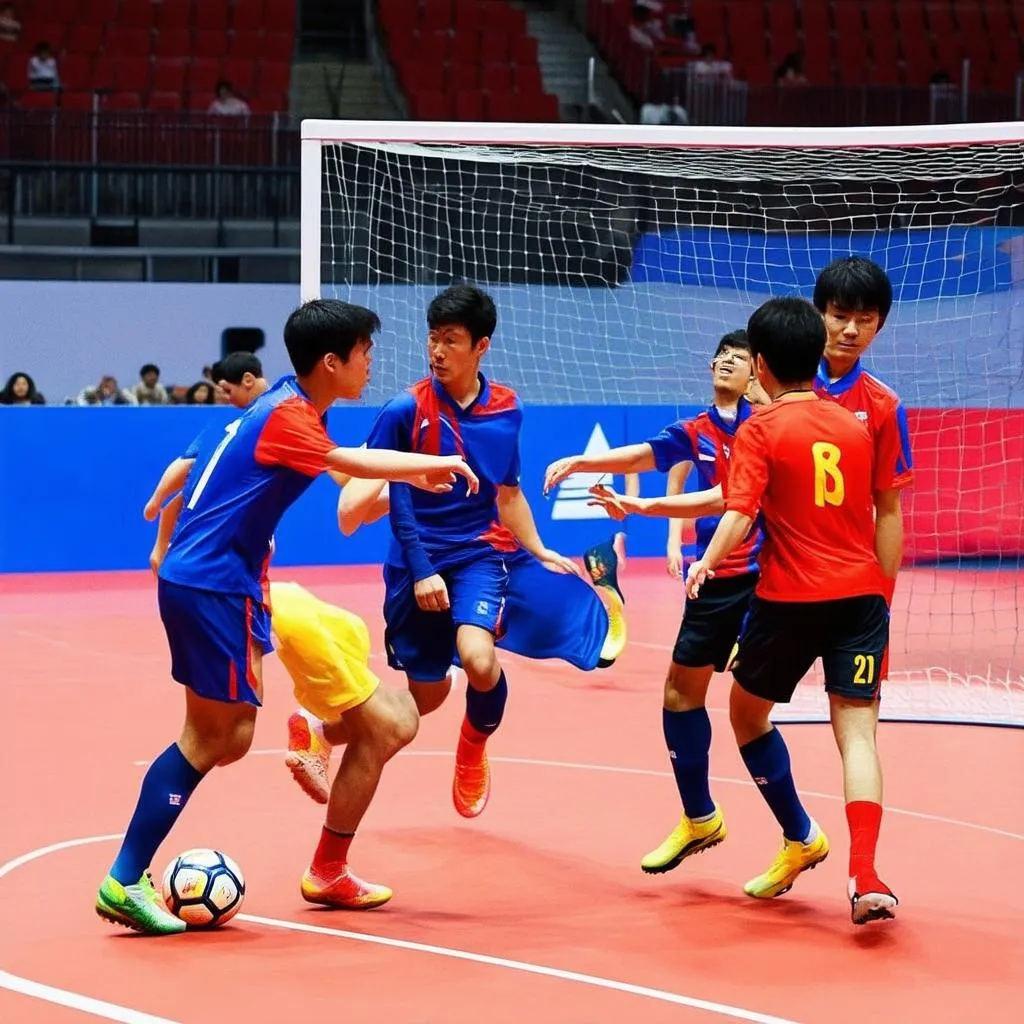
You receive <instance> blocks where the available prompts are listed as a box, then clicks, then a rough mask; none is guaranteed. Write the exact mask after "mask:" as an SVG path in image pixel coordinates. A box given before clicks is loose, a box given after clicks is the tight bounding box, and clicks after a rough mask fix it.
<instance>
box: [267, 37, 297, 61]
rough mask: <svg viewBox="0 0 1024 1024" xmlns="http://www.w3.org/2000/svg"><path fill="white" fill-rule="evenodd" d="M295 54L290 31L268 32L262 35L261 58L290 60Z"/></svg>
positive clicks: (293, 38)
mask: <svg viewBox="0 0 1024 1024" xmlns="http://www.w3.org/2000/svg"><path fill="white" fill-rule="evenodd" d="M294 54H295V37H294V36H293V35H292V34H291V33H284V32H268V33H267V34H266V35H265V36H264V37H263V59H264V60H269V61H290V60H291V59H292V57H293V56H294Z"/></svg>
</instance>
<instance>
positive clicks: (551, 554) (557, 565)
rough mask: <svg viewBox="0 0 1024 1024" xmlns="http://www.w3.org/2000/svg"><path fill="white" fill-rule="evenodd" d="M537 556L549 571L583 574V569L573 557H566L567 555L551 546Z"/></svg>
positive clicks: (573, 574) (574, 574)
mask: <svg viewBox="0 0 1024 1024" xmlns="http://www.w3.org/2000/svg"><path fill="white" fill-rule="evenodd" d="M537 558H538V559H539V560H540V564H541V565H543V566H544V568H545V569H547V571H548V572H557V573H560V574H562V575H572V576H580V577H582V576H583V570H582V569H581V568H580V566H578V565H577V564H576V563H575V562H574V561H573V560H572V559H571V558H566V557H565V555H560V554H559V553H558V552H557V551H552V550H551V548H545V549H544V550H543V551H542V552H541V553H540V554H539V555H538V556H537Z"/></svg>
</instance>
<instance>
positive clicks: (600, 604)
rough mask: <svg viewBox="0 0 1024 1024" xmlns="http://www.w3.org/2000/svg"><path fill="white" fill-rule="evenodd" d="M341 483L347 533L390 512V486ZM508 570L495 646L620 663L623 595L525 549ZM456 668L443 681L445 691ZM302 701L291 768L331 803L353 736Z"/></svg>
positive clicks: (292, 727)
mask: <svg viewBox="0 0 1024 1024" xmlns="http://www.w3.org/2000/svg"><path fill="white" fill-rule="evenodd" d="M342 482H343V487H342V491H341V494H340V496H339V498H338V524H339V527H340V529H341V531H342V533H344V534H345V535H346V536H351V535H352V534H353V533H354V532H355V531H356V530H357V529H359V527H360V526H362V525H365V524H367V523H372V522H375V521H376V520H378V519H380V518H381V517H382V516H385V515H387V514H388V507H389V503H388V492H389V487H388V484H387V483H386V482H385V481H383V480H355V479H353V480H347V481H342ZM505 565H506V567H507V569H508V590H507V594H506V602H505V632H504V634H503V635H501V636H500V637H499V638H498V639H497V641H496V645H497V647H498V648H500V649H501V650H505V651H512V652H514V653H516V654H520V655H522V656H523V657H526V658H532V659H534V660H545V659H549V658H558V659H561V660H563V661H566V662H568V663H569V664H570V665H573V666H574V667H576V668H578V669H581V670H583V671H590V670H592V669H596V668H605V667H608V666H610V665H612V664H614V662H615V660H616V658H618V657H619V655H620V654H621V652H622V650H623V649H624V648H625V644H626V621H625V613H624V610H623V601H622V596H621V594H620V593H619V592H618V591H617V590H615V589H613V588H612V587H611V586H610V585H606V586H600V587H591V586H590V585H589V584H587V583H586V582H585V581H584V580H582V579H580V578H579V577H578V576H575V575H570V574H567V573H566V574H558V573H556V574H552V573H551V572H549V571H548V570H547V569H546V568H545V567H544V566H543V565H542V564H541V563H540V562H539V561H538V560H537V558H535V557H534V556H533V555H532V554H530V553H529V552H528V551H526V550H525V549H524V548H522V547H520V546H519V545H518V544H515V549H514V550H512V551H510V552H509V553H508V554H507V555H506V556H505ZM455 662H456V663H457V662H458V652H456V656H455ZM457 670H458V669H457V665H453V666H452V667H451V668H450V669H449V671H448V673H447V674H446V678H445V680H444V682H443V683H441V684H440V686H441V687H442V688H443V689H444V691H445V693H447V692H448V691H449V689H450V688H451V686H452V685H453V682H454V679H455V673H456V672H457ZM300 704H301V707H300V708H299V709H298V710H296V711H295V712H293V713H292V715H291V716H290V717H289V719H288V754H287V755H286V758H285V764H286V765H287V767H288V769H289V770H290V771H291V773H292V776H293V777H294V778H295V781H296V782H297V783H298V784H299V786H300V787H301V789H302V790H303V791H304V792H305V793H306V794H307V795H309V796H310V797H311V798H312V799H313V800H315V801H316V802H317V803H325V802H326V801H327V794H328V791H329V775H328V769H329V762H330V756H331V752H332V749H333V747H334V746H337V745H340V744H343V743H345V742H347V731H346V729H345V724H344V722H339V721H337V720H335V719H334V718H333V717H331V716H324V715H313V714H310V713H309V705H308V703H305V702H302V701H300Z"/></svg>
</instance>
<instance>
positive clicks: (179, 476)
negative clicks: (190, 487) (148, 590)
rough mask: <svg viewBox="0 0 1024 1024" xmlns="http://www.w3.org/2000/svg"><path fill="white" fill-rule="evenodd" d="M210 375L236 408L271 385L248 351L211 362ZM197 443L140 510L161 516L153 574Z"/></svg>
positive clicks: (152, 558) (177, 510) (149, 516)
mask: <svg viewBox="0 0 1024 1024" xmlns="http://www.w3.org/2000/svg"><path fill="white" fill-rule="evenodd" d="M210 378H211V380H212V381H213V383H214V385H215V386H216V387H217V389H218V390H219V391H220V392H221V393H222V394H223V395H224V397H225V398H226V399H227V401H228V404H229V405H233V406H234V407H235V408H236V409H246V408H248V407H249V406H250V405H251V404H252V403H253V402H255V401H256V399H257V398H259V397H260V395H262V394H263V392H264V391H266V390H267V389H268V388H269V387H270V383H269V382H268V381H267V379H266V377H264V376H263V366H262V364H261V363H260V361H259V359H257V358H256V356H254V355H253V354H252V353H251V352H232V353H231V354H230V355H227V356H225V357H224V358H223V359H222V360H220V362H218V363H214V365H213V368H212V369H211V371H210ZM197 442H198V438H197V439H196V441H194V442H193V443H192V445H190V446H189V448H188V449H186V451H185V452H184V453H183V454H182V455H180V456H179V457H178V458H176V459H174V461H173V462H171V463H170V465H169V466H168V467H167V468H166V469H165V470H164V472H163V475H162V476H161V478H160V481H159V483H158V484H157V486H156V489H155V490H154V491H153V493H152V495H151V496H150V498H149V500H148V501H147V502H146V505H145V508H144V509H143V513H142V514H143V515H144V516H145V518H146V519H147V520H148V521H149V522H152V521H153V520H154V519H156V518H157V516H159V517H160V520H159V524H158V527H157V536H156V540H155V542H154V544H153V550H152V551H151V552H150V555H149V565H150V568H151V569H152V570H153V572H154V573H155V572H157V570H158V569H159V566H160V563H161V562H162V561H163V557H164V554H165V553H166V551H167V546H168V544H170V542H171V533H172V532H173V530H174V527H175V525H176V524H177V522H178V517H179V515H180V514H181V504H182V502H181V497H180V495H179V494H178V492H180V491H181V489H182V487H184V486H185V480H186V478H187V477H188V473H189V470H190V469H191V468H192V464H193V462H194V461H195V450H194V446H195V444H196V443H197ZM172 495H175V497H174V498H173V500H172V501H171V503H170V504H167V499H168V498H171V496H172Z"/></svg>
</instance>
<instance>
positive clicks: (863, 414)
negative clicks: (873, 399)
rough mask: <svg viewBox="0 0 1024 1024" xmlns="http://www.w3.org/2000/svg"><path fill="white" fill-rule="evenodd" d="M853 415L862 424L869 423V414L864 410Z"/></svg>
mask: <svg viewBox="0 0 1024 1024" xmlns="http://www.w3.org/2000/svg"><path fill="white" fill-rule="evenodd" d="M853 415H854V416H856V417H857V419H859V420H861V421H862V422H865V423H866V422H867V418H868V414H867V413H866V412H865V411H864V410H863V409H858V410H857V411H856V412H855V413H854V414H853Z"/></svg>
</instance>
